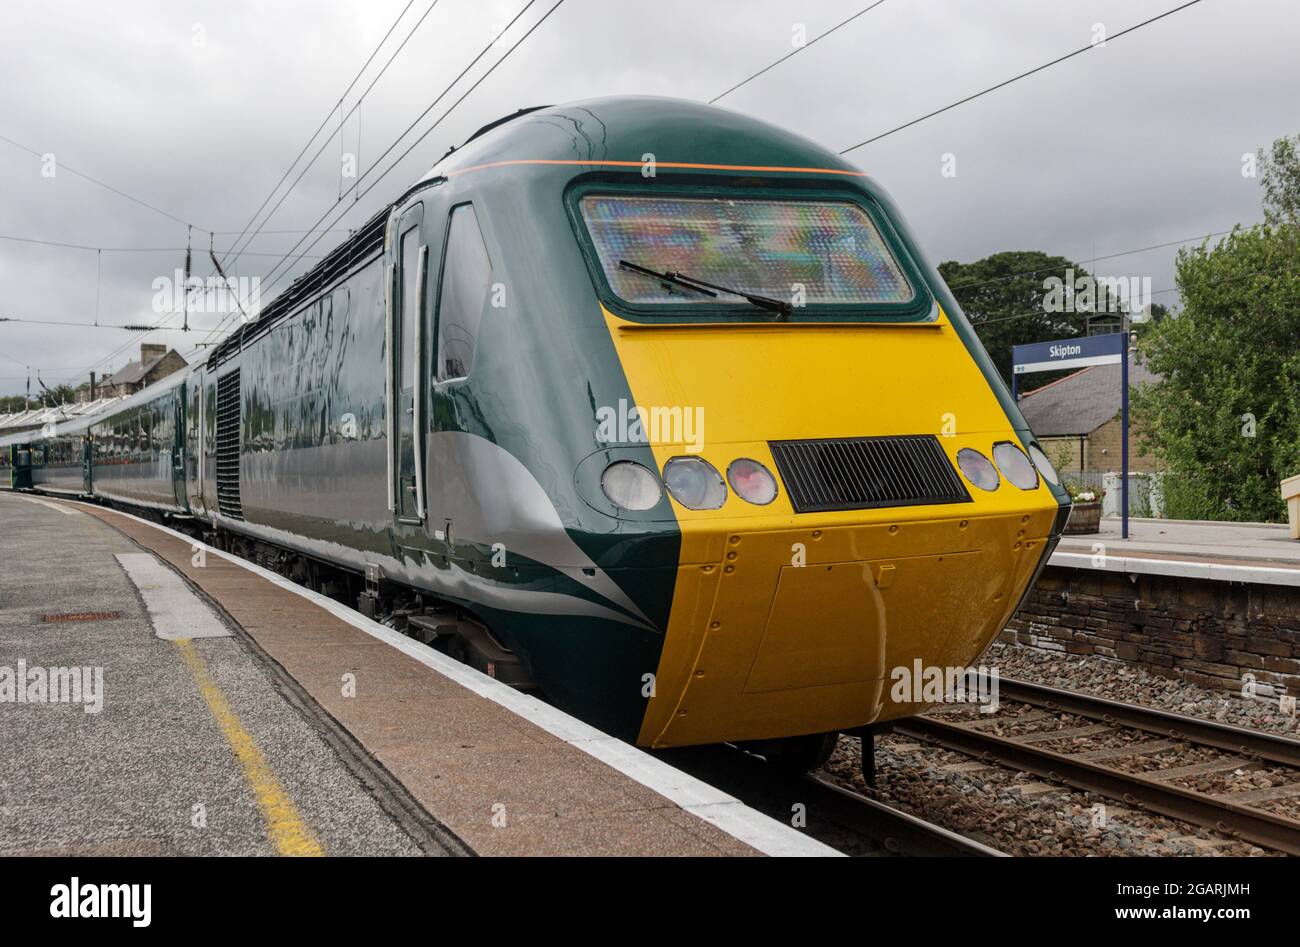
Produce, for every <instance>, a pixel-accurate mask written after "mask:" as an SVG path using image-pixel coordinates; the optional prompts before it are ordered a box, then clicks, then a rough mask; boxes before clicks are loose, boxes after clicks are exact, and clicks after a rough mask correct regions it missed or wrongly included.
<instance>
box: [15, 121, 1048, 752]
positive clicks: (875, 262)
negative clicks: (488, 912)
mask: <svg viewBox="0 0 1300 947" xmlns="http://www.w3.org/2000/svg"><path fill="white" fill-rule="evenodd" d="M0 448H3V452H4V454H5V463H6V464H7V465H9V467H10V471H9V473H10V478H11V483H12V485H14V486H16V487H20V488H22V487H31V488H33V489H50V490H65V491H71V492H74V493H83V494H85V495H89V496H93V497H95V498H98V499H101V500H105V501H108V502H112V503H114V504H118V505H122V506H125V507H129V508H134V509H139V510H143V511H149V512H151V513H152V514H154V515H161V516H165V517H167V518H169V519H170V520H172V521H173V522H174V523H175V524H177V525H181V526H187V527H188V528H190V529H192V530H194V531H195V532H198V533H202V534H204V535H205V536H206V537H208V538H209V539H210V540H211V541H213V542H215V543H217V544H219V545H221V546H223V547H224V548H227V549H231V550H234V551H237V552H240V553H241V554H244V555H246V556H249V557H251V558H254V559H256V560H257V561H259V562H261V563H262V564H264V565H267V566H270V567H272V568H275V569H277V570H279V571H281V572H283V573H284V574H286V575H290V576H292V577H294V578H296V579H298V580H300V581H303V582H306V583H308V584H311V585H313V586H314V587H317V588H319V589H321V590H323V591H326V592H329V593H332V594H335V595H338V596H339V597H341V598H344V597H345V598H348V599H350V600H352V601H353V602H354V604H357V605H358V606H359V607H361V608H362V609H363V610H364V611H366V612H367V613H368V614H371V615H373V616H375V617H377V618H379V619H381V620H384V621H387V622H388V623H390V624H392V625H393V626H395V627H397V628H399V629H401V630H403V631H405V632H407V633H408V634H412V635H414V636H417V637H420V638H422V639H423V640H425V641H427V642H429V643H431V644H434V645H435V646H438V647H441V648H444V649H445V650H447V651H448V652H449V653H451V654H453V655H455V656H457V657H459V658H461V659H463V660H467V661H469V662H470V663H472V664H474V665H476V666H478V667H480V668H481V669H483V670H486V671H488V672H489V673H493V674H495V675H496V676H498V677H500V678H502V679H503V680H507V681H508V682H510V683H512V684H515V685H516V686H520V687H526V688H534V689H537V690H538V691H540V692H541V693H542V694H544V695H545V697H546V698H547V699H548V700H550V701H552V702H554V703H556V704H557V705H559V706H561V707H563V708H565V709H567V710H570V711H572V712H574V713H576V714H577V715H579V716H581V717H583V718H585V719H587V720H589V721H591V722H593V723H594V724H596V725H597V726H600V727H602V728H604V729H606V730H608V731H609V732H612V733H615V734H617V735H619V736H621V737H624V738H626V739H629V740H632V741H634V742H636V743H637V744H639V745H643V746H648V747H669V746H682V745H690V744H703V743H715V742H723V741H727V742H741V743H756V744H758V745H760V746H762V747H764V748H765V752H767V753H768V754H769V755H770V756H771V757H773V758H781V759H784V760H785V761H787V762H789V763H790V764H792V765H795V766H798V767H804V766H811V765H815V763H816V762H817V761H818V759H820V758H821V757H823V756H824V754H825V753H826V752H827V750H828V748H829V746H830V745H832V743H833V736H834V735H835V734H836V733H839V732H846V731H848V732H866V728H869V727H871V726H874V725H878V724H881V723H885V722H887V721H889V720H891V719H894V718H897V717H900V716H904V715H907V714H911V713H915V712H917V711H919V710H920V709H923V705H922V704H920V703H917V702H914V701H898V700H895V699H893V697H891V694H890V686H889V685H890V682H891V673H892V672H893V671H894V670H895V669H897V668H911V667H913V666H914V664H915V662H918V661H919V662H921V664H922V665H923V666H924V667H927V668H930V667H937V668H950V667H960V666H966V665H968V664H971V663H973V662H974V661H976V660H977V658H978V657H979V655H980V654H981V653H982V652H983V651H984V650H985V648H986V647H987V646H988V644H989V642H990V641H991V639H992V638H993V637H994V635H995V634H996V633H997V632H998V631H999V630H1000V629H1001V628H1002V627H1003V625H1004V624H1005V622H1006V621H1007V619H1008V618H1009V617H1010V615H1011V613H1012V612H1013V611H1014V609H1015V608H1016V606H1017V604H1018V603H1019V601H1020V600H1021V598H1022V596H1023V595H1024V593H1025V591H1026V590H1027V588H1028V586H1029V584H1030V583H1031V581H1032V578H1033V576H1034V575H1035V574H1036V572H1037V570H1038V569H1040V568H1041V566H1042V565H1043V563H1045V562H1046V560H1047V557H1048V556H1049V555H1050V552H1051V550H1052V548H1053V547H1054V545H1055V542H1056V539H1057V537H1058V536H1059V534H1060V532H1061V529H1062V527H1063V525H1064V522H1065V519H1066V517H1067V516H1068V513H1069V500H1068V497H1067V495H1066V493H1065V491H1064V490H1063V489H1062V488H1061V486H1060V484H1059V482H1058V478H1057V475H1056V472H1055V471H1054V470H1053V469H1052V467H1051V464H1050V463H1049V462H1048V461H1047V458H1046V457H1045V456H1044V455H1043V453H1042V451H1041V450H1040V449H1039V447H1038V445H1037V443H1036V442H1035V440H1034V437H1033V434H1032V433H1031V432H1030V430H1029V428H1028V426H1027V425H1026V423H1025V421H1024V418H1023V417H1022V416H1021V414H1020V412H1019V410H1018V409H1017V407H1016V405H1015V403H1014V401H1013V400H1012V398H1011V397H1010V395H1009V393H1008V392H1007V390H1006V387H1005V385H1004V384H1003V383H1002V381H1001V380H1000V378H999V377H998V375H997V373H996V371H995V370H994V368H993V366H992V364H991V362H990V360H989V358H988V356H987V354H986V353H985V351H984V350H983V348H982V347H981V345H980V343H979V341H978V339H977V338H976V336H975V333H974V331H973V330H972V328H971V326H970V324H969V322H968V321H967V320H966V318H965V317H964V316H963V315H962V312H961V310H960V308H959V307H958V305H957V303H956V301H955V300H954V299H953V297H952V294H951V293H950V292H949V290H948V288H947V287H946V286H945V285H944V283H943V281H942V279H941V278H940V277H939V275H938V273H937V272H936V270H935V269H934V267H933V266H932V265H931V264H930V263H929V262H928V261H927V260H926V259H925V257H924V256H923V254H922V252H921V250H920V248H919V247H918V245H917V243H916V240H915V238H914V237H913V236H912V234H911V233H910V231H909V230H908V228H907V226H906V224H905V223H904V221H903V219H902V217H901V215H900V213H899V211H898V209H897V208H896V207H895V205H894V203H893V202H892V201H891V200H890V198H889V197H888V196H887V195H886V194H885V193H884V191H883V190H882V189H881V188H880V187H879V186H878V185H877V184H876V183H875V182H874V181H873V180H872V179H871V178H869V177H868V176H867V175H865V174H863V173H862V172H861V171H859V170H858V169H856V168H854V167H853V166H852V165H850V164H848V163H846V162H845V161H843V160H842V159H841V158H839V157H838V156H837V155H835V154H833V153H831V152H829V151H827V150H825V149H824V148H821V147H819V146H817V145H815V144H812V143H810V142H808V141H807V140H805V139H802V138H800V137H798V136H796V135H794V134H792V133H790V132H788V131H786V130H783V129H780V128H777V127H774V126H771V125H768V124H765V123H762V122H759V121H756V120H754V119H751V118H748V117H744V116H742V115H739V114H737V113H734V112H731V111H727V110H723V109H718V108H712V107H708V106H703V105H699V104H695V103H690V102H684V101H676V100H668V99H659V98H641V97H621V98H608V99H600V100H594V101H588V102H582V103H577V104H573V105H566V106H557V107H548V108H541V109H534V110H528V111H523V112H520V113H517V114H516V115H514V116H510V117H508V118H507V119H503V120H501V121H499V122H497V123H494V124H493V125H490V126H488V127H486V128H485V129H482V130H480V131H479V132H478V133H477V134H476V135H475V136H473V137H472V138H471V139H470V140H469V141H468V142H467V143H466V144H465V145H464V146H462V147H460V148H458V149H454V150H453V151H452V152H450V153H448V155H447V156H445V157H444V158H443V159H442V160H441V161H440V162H439V163H438V164H437V165H436V166H435V167H434V168H433V169H432V170H431V171H430V172H429V173H428V174H427V175H425V176H424V177H423V178H421V180H419V181H418V182H416V183H415V184H414V185H413V186H411V187H410V188H409V189H408V190H407V191H406V192H405V193H403V194H402V195H401V196H400V197H399V198H398V199H397V200H396V201H394V202H393V204H391V205H390V206H389V207H387V208H385V209H384V210H383V211H382V212H381V213H379V214H377V215H376V216H375V217H374V218H372V219H371V220H370V221H369V222H368V223H366V224H365V225H364V226H363V227H361V228H360V229H359V230H358V231H357V232H356V233H355V234H354V235H353V236H352V237H350V238H349V240H348V241H346V242H345V243H344V244H342V245H341V246H339V247H338V248H336V249H335V250H334V251H333V252H331V253H330V254H329V255H328V256H327V257H326V258H324V259H323V260H322V261H321V262H320V263H319V264H317V265H316V266H315V267H314V268H313V269H312V270H311V271H309V272H308V273H307V274H305V275H304V276H302V277H301V278H300V279H298V280H297V281H296V282H295V283H294V284H293V285H292V286H291V287H290V288H289V289H288V290H286V291H285V292H284V293H282V294H281V295H280V296H279V297H277V298H276V299H275V300H274V301H273V302H272V303H271V304H270V305H269V306H268V307H267V308H266V310H265V311H264V312H263V313H261V315H260V316H259V317H258V318H256V319H254V320H252V321H250V322H247V323H246V324H244V325H242V326H241V327H240V328H239V329H238V330H236V331H235V332H233V333H232V334H231V335H229V336H228V337H227V338H226V339H224V340H223V341H222V342H221V343H220V344H219V345H218V346H217V347H215V348H214V349H213V350H212V351H211V353H210V354H209V355H208V357H207V358H206V359H205V361H204V362H203V363H201V364H198V365H195V366H193V367H192V368H190V369H188V370H185V371H183V372H181V373H178V374H177V375H175V376H172V377H171V378H169V379H168V380H166V381H165V382H163V383H160V384H159V385H155V386H152V387H151V388H149V389H146V390H145V391H143V392H141V393H140V394H138V395H135V396H133V397H132V398H130V399H127V400H126V401H125V402H122V403H121V404H118V405H114V406H113V408H112V409H111V411H110V412H109V413H106V414H100V415H97V416H95V417H92V418H90V419H86V420H84V421H82V422H79V424H78V426H77V427H72V426H66V427H65V426H56V428H55V430H53V431H47V432H45V433H44V434H41V435H36V436H32V435H15V436H12V437H10V438H7V439H5V440H4V441H0ZM47 451H53V454H52V455H50V456H57V457H58V458H60V460H59V461H58V462H57V463H52V462H50V461H49V460H47V459H46V456H47V454H46V452H47ZM37 454H39V456H40V457H41V463H39V464H38V463H36V462H34V461H33V460H32V459H31V458H32V457H33V456H34V455H37ZM56 470H57V472H56Z"/></svg>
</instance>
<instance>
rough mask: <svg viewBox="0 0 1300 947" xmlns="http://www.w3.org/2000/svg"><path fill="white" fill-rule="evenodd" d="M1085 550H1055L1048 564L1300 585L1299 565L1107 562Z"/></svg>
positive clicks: (1113, 559)
mask: <svg viewBox="0 0 1300 947" xmlns="http://www.w3.org/2000/svg"><path fill="white" fill-rule="evenodd" d="M1094 558H1095V557H1094V556H1093V555H1092V554H1090V553H1086V552H1061V551H1060V550H1057V551H1056V552H1054V553H1052V558H1051V559H1049V560H1048V561H1047V564H1048V565H1049V566H1063V567H1065V568H1067V569H1094V570H1096V571H1099V572H1132V573H1136V574H1139V575H1167V576H1173V577H1175V578H1184V579H1211V580H1213V581H1218V582H1254V583H1257V584H1260V585H1288V586H1300V569H1277V568H1271V567H1269V566H1251V565H1244V564H1243V565H1235V564H1228V563H1221V562H1188V561H1186V560H1182V559H1152V558H1148V557H1145V556H1114V555H1110V554H1109V553H1108V554H1107V555H1106V556H1105V557H1104V563H1105V564H1104V565H1097V564H1095V563H1094V562H1093V559H1094Z"/></svg>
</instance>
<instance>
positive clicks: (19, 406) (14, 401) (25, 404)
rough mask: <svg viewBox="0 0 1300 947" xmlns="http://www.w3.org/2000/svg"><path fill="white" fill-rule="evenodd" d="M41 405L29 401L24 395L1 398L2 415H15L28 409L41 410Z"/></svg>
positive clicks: (0, 409) (0, 408)
mask: <svg viewBox="0 0 1300 947" xmlns="http://www.w3.org/2000/svg"><path fill="white" fill-rule="evenodd" d="M40 405H41V403H40V402H39V401H35V400H33V401H28V400H27V399H26V398H24V397H23V396H22V395H6V396H5V397H0V414H14V413H16V412H18V411H26V410H27V409H28V408H39V407H40Z"/></svg>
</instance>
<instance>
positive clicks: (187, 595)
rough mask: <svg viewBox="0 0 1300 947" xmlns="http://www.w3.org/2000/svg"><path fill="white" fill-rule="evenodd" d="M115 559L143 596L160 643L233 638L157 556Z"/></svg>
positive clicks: (124, 555) (134, 554)
mask: <svg viewBox="0 0 1300 947" xmlns="http://www.w3.org/2000/svg"><path fill="white" fill-rule="evenodd" d="M113 558H115V559H116V560H117V562H118V565H120V566H121V567H122V572H123V573H124V574H125V575H126V577H127V579H128V580H129V581H130V583H131V584H132V585H133V586H135V588H136V591H137V592H139V593H140V599H141V600H142V601H143V602H144V608H145V612H146V613H147V614H148V618H149V625H150V627H152V628H153V633H154V635H155V636H156V637H157V638H159V639H160V640H162V641H190V640H193V639H196V638H230V637H232V636H233V635H234V632H233V631H231V630H230V629H229V628H228V627H226V624H225V622H223V621H222V620H221V619H220V618H218V617H217V614H216V612H214V611H213V610H212V609H211V607H209V605H208V603H207V602H205V601H204V600H203V599H201V598H199V596H198V595H197V594H196V593H195V591H194V589H193V588H192V587H191V586H190V583H189V582H187V581H185V579H183V578H182V577H181V576H179V575H177V574H176V572H175V571H173V570H172V568H171V566H169V565H167V564H166V563H164V562H163V561H162V558H161V557H160V556H158V555H157V554H156V553H153V552H129V553H117V554H116V555H115V556H114V557H113Z"/></svg>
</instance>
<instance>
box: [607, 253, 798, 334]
mask: <svg viewBox="0 0 1300 947" xmlns="http://www.w3.org/2000/svg"><path fill="white" fill-rule="evenodd" d="M618 265H619V266H621V267H623V268H624V269H626V270H631V271H632V272H634V273H641V274H643V275H645V276H654V277H658V278H659V279H661V280H664V281H665V282H669V283H672V284H673V285H675V286H684V287H686V288H687V289H693V290H695V291H696V292H697V293H703V294H704V295H706V296H712V297H715V298H716V297H717V295H718V293H715V292H712V290H717V291H718V292H721V293H726V294H728V295H729V296H739V297H740V298H741V299H743V300H745V301H746V302H748V303H750V304H751V305H754V306H757V307H758V308H760V309H766V310H768V311H769V312H775V313H778V316H777V321H778V322H780V321H782V320H783V319H785V318H787V317H788V316H789V315H790V313H791V312H792V311H793V310H794V307H793V306H791V305H790V304H789V303H787V302H782V301H781V300H780V299H773V298H772V297H771V296H759V295H758V294H757V293H746V292H743V291H741V290H739V289H732V288H731V287H729V286H719V285H718V284H717V283H708V282H705V281H704V280H702V279H696V278H695V277H694V276H687V275H686V274H685V273H679V272H675V271H665V272H659V271H656V270H651V269H647V268H646V267H644V266H638V265H637V264H635V263H629V262H628V261H627V260H619V261H618Z"/></svg>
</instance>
